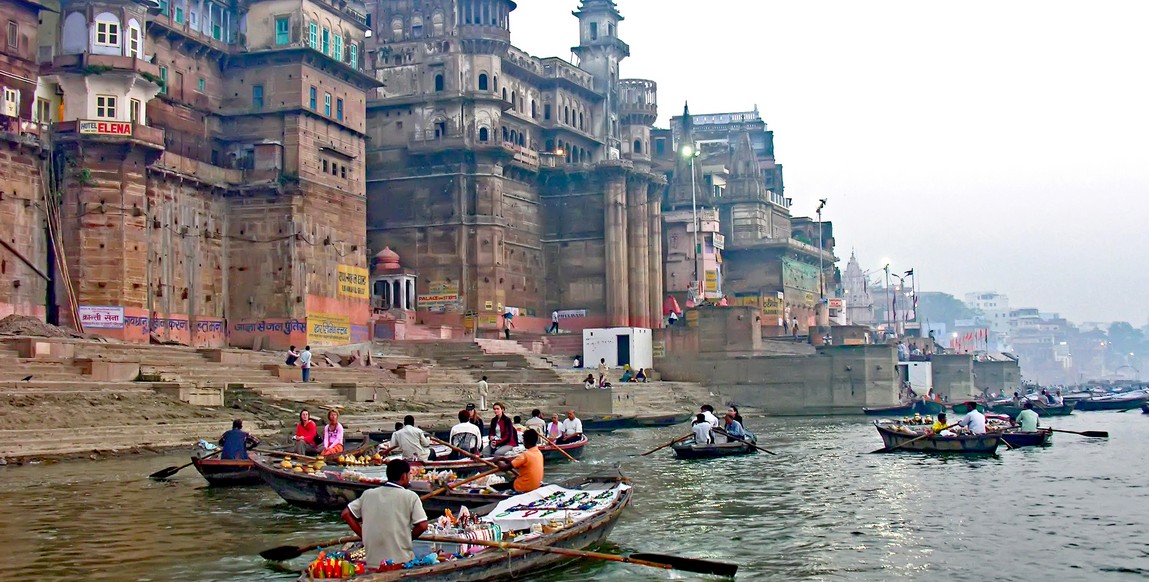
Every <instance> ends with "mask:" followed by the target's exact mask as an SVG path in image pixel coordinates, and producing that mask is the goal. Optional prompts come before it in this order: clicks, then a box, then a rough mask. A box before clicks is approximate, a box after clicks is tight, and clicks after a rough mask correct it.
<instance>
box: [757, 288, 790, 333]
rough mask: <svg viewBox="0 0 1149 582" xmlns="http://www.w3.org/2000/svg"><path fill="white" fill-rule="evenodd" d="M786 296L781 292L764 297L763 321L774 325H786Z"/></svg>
mask: <svg viewBox="0 0 1149 582" xmlns="http://www.w3.org/2000/svg"><path fill="white" fill-rule="evenodd" d="M785 317H786V296H785V294H784V293H782V292H781V291H778V292H777V293H773V294H769V293H767V294H765V295H763V296H762V320H763V321H767V322H770V323H771V324H773V325H785V321H784V319H785Z"/></svg>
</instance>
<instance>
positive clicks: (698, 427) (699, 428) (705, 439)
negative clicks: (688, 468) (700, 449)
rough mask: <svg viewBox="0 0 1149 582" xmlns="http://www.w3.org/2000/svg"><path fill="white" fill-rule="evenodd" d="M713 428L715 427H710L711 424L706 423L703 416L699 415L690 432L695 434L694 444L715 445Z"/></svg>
mask: <svg viewBox="0 0 1149 582" xmlns="http://www.w3.org/2000/svg"><path fill="white" fill-rule="evenodd" d="M711 428H713V427H712V426H710V423H709V422H706V419H705V418H703V415H702V414H699V415H698V416H697V417H696V418H695V419H694V422H693V423H692V424H691V426H690V432H693V433H694V444H696V445H709V444H711V443H713V442H714V437H713V436H712V435H711V434H710V429H711Z"/></svg>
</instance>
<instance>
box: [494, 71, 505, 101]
mask: <svg viewBox="0 0 1149 582" xmlns="http://www.w3.org/2000/svg"><path fill="white" fill-rule="evenodd" d="M494 81H495V91H498V90H499V76H498V75H495V79H494ZM504 99H506V97H504Z"/></svg>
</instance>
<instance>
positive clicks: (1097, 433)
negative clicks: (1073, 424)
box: [1078, 430, 1109, 439]
mask: <svg viewBox="0 0 1149 582" xmlns="http://www.w3.org/2000/svg"><path fill="white" fill-rule="evenodd" d="M1078 434H1080V435H1081V436H1087V437H1093V438H1095V439H1107V438H1109V433H1108V432H1105V431H1103V430H1086V431H1082V432H1080V433H1078Z"/></svg>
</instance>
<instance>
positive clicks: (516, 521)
mask: <svg viewBox="0 0 1149 582" xmlns="http://www.w3.org/2000/svg"><path fill="white" fill-rule="evenodd" d="M627 489H630V485H626V484H622V483H620V484H618V485H615V486H614V487H612V488H610V489H602V490H595V489H591V490H587V491H583V490H581V489H566V488H564V487H560V486H558V485H543V486H542V487H539V488H538V489H535V490H534V491H531V492H529V493H523V494H521V495H515V496H514V497H509V498H507V499H504V500H503V501H501V502H499V504H498V505H496V506H495V509H493V510H491V512H490V513H488V514H487V516H486V517H484V518H483V521H489V522H491V523H494V524H496V525H498V526H499V527H501V528H502V529H503V531H514V530H523V529H530V527H531V525H533V524H536V523H539V524H545V523H548V522H550V521H566V520H568V519H569V520H570V521H573V522H576V523H577V522H580V521H583V520H585V519H589V518H590V517H593V516H594V515H595V514H597V513H598V512H599V511H602V510H603V509H604V508H607V507H609V506H610V505H611V504H612V503H614V501H615V500H616V499H618V496H619V494H621V493H622V492H623V491H626V490H627ZM558 493H562V497H561V498H559V497H558V495H557V494H558ZM580 493H587V494H588V495H586V496H584V497H583V498H582V499H580V500H579V501H575V502H574V505H575V506H576V507H577V506H578V505H581V504H584V503H594V504H595V507H594V508H589V509H586V510H583V511H579V510H574V509H564V510H560V511H555V512H553V513H550V514H549V515H545V516H544V514H546V513H547V508H554V507H557V506H559V505H560V504H562V503H564V502H565V501H569V500H571V499H573V498H574V497H575V496H577V495H579V494H580ZM608 493H609V495H607V494H608ZM552 495H554V496H555V498H554V499H551V500H549V501H546V502H545V505H544V506H543V510H541V511H536V512H534V513H532V514H531V515H525V514H526V513H528V512H530V511H531V510H530V509H525V508H524V509H520V510H517V511H514V512H510V513H509V515H503V514H506V513H508V511H509V510H510V509H511V508H512V507H519V506H523V507H525V506H527V505H529V504H531V503H535V502H537V501H540V500H543V499H548V498H550V497H551V496H552ZM600 495H602V497H601V498H599V496H600ZM536 506H539V504H537V503H536Z"/></svg>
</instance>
